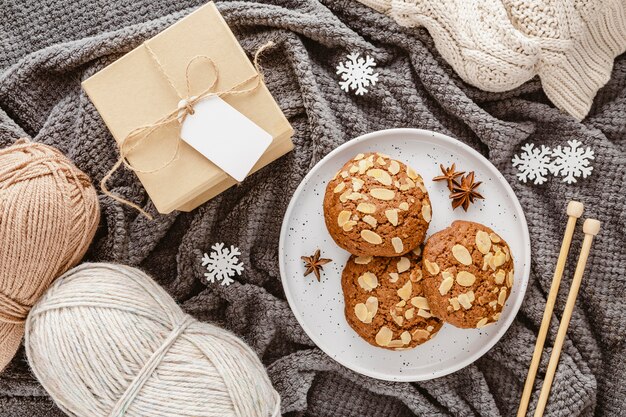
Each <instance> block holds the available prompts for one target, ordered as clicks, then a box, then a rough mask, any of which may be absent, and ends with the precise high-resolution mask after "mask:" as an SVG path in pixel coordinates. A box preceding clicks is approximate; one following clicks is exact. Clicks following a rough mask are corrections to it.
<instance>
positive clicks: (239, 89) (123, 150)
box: [100, 41, 274, 220]
mask: <svg viewBox="0 0 626 417" xmlns="http://www.w3.org/2000/svg"><path fill="white" fill-rule="evenodd" d="M143 46H144V48H145V49H146V51H147V52H148V55H149V56H150V57H151V59H152V62H153V63H154V64H155V67H156V68H157V70H158V71H159V73H160V74H161V75H162V76H163V79H164V80H165V81H166V82H167V84H168V85H169V86H170V88H171V91H173V92H174V93H175V94H176V95H177V96H178V98H179V99H180V101H179V105H178V107H177V108H176V109H173V110H172V111H171V112H169V113H168V114H166V115H165V116H163V117H162V118H160V119H159V120H157V121H156V122H154V123H150V124H147V125H143V126H139V127H137V128H135V129H133V130H132V131H131V132H130V133H129V134H128V135H126V137H125V138H124V139H122V141H121V142H120V144H119V149H120V156H119V158H118V160H117V161H116V162H115V164H113V167H111V169H110V170H109V171H108V172H107V173H106V175H105V176H104V177H103V178H102V180H101V181H100V188H101V189H102V192H103V193H104V194H105V195H107V196H108V197H110V198H112V199H114V200H115V201H117V202H119V203H121V204H124V205H126V206H128V207H132V208H134V209H136V210H137V211H139V212H140V213H141V214H143V215H144V216H146V217H147V218H149V219H150V220H152V216H151V215H150V214H149V213H147V212H146V211H145V210H143V209H142V208H141V207H140V206H139V205H138V204H135V203H133V202H131V201H128V200H127V199H125V198H123V197H121V196H118V195H116V194H115V193H113V192H111V191H110V190H109V188H108V187H107V183H108V181H109V180H110V179H111V177H112V176H113V174H115V173H116V172H117V171H118V170H119V168H120V167H121V166H122V165H124V166H125V167H126V168H128V169H130V170H131V171H133V172H135V173H141V174H150V173H154V172H158V171H160V170H162V169H165V168H167V167H168V166H170V165H171V164H172V163H173V162H175V161H176V160H177V159H178V157H179V155H180V146H181V142H182V138H181V137H180V127H181V126H182V123H183V122H184V121H185V119H186V118H187V116H188V115H190V114H194V108H193V107H194V105H195V104H196V103H198V102H199V101H200V100H203V99H205V98H208V97H213V96H218V97H228V96H239V95H244V94H249V93H252V92H254V91H256V90H257V89H258V88H259V87H260V86H261V83H262V82H263V75H262V72H261V66H260V64H259V58H260V56H261V54H263V52H265V51H266V50H267V49H269V48H271V47H273V46H274V42H272V41H268V42H267V43H265V44H264V45H262V46H261V47H260V48H259V49H257V51H256V52H255V54H254V60H253V64H254V68H255V70H256V72H255V73H254V74H253V75H251V76H249V77H248V78H246V79H244V80H242V81H241V82H239V83H237V84H235V85H234V86H233V87H231V88H229V89H228V90H223V91H215V87H216V85H217V83H218V81H219V77H220V72H219V68H218V66H217V65H216V64H215V61H213V60H212V59H211V58H210V57H208V56H206V55H197V56H195V57H193V58H192V59H191V60H190V61H189V62H188V63H187V67H186V69H185V80H186V86H187V91H186V93H185V94H181V92H180V91H179V90H178V89H177V88H176V85H175V84H174V82H173V81H172V79H171V78H170V77H169V75H168V74H167V72H166V71H165V69H164V67H163V64H162V63H161V61H160V60H159V57H158V56H157V55H156V54H155V53H154V51H153V50H152V48H150V45H149V44H148V42H144V44H143ZM201 59H203V60H206V62H207V63H208V64H209V66H210V67H211V70H212V72H213V73H214V74H215V76H214V77H213V80H212V82H211V83H210V85H209V86H208V87H207V88H205V89H204V90H202V91H201V92H200V93H199V94H198V95H193V96H192V95H191V77H190V74H189V70H190V69H191V67H192V65H193V64H194V63H195V62H196V61H198V60H201ZM253 81H254V83H253V84H252V85H251V86H249V87H247V88H246V87H245V86H246V85H248V84H249V83H251V82H253ZM174 122H176V123H178V129H179V134H178V135H177V136H176V148H175V150H174V153H173V154H172V156H171V157H170V158H169V159H168V160H167V161H166V162H164V163H163V164H161V165H160V166H158V167H156V168H153V169H140V168H138V167H136V166H133V165H132V164H131V163H130V161H128V158H127V157H128V155H129V154H130V153H131V152H132V151H133V150H135V149H136V148H137V147H138V146H139V145H141V144H142V143H143V142H144V141H145V140H146V139H147V138H148V137H149V136H150V135H151V134H152V133H154V132H155V131H156V130H157V129H159V128H161V127H163V126H166V125H168V124H170V123H174Z"/></svg>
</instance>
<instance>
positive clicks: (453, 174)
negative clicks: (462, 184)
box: [433, 164, 465, 191]
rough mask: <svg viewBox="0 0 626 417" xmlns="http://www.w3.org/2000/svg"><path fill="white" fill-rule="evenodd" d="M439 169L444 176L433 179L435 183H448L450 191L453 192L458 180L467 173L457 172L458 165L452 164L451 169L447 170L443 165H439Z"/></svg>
mask: <svg viewBox="0 0 626 417" xmlns="http://www.w3.org/2000/svg"><path fill="white" fill-rule="evenodd" d="M439 169H441V173H442V174H443V175H439V176H438V177H435V178H433V181H446V182H447V183H448V189H449V190H450V191H452V188H453V187H454V185H458V182H457V181H456V178H457V177H460V176H462V175H463V174H465V171H456V164H452V166H451V167H450V168H445V167H444V166H443V164H439Z"/></svg>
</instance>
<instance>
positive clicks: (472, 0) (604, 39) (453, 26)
mask: <svg viewBox="0 0 626 417" xmlns="http://www.w3.org/2000/svg"><path fill="white" fill-rule="evenodd" d="M359 1H360V2H361V3H363V4H365V5H368V6H370V7H372V8H374V9H376V10H378V11H380V12H382V13H385V14H387V15H389V16H391V17H393V18H394V19H395V20H396V21H397V22H398V23H399V24H400V25H402V26H408V27H415V26H422V27H424V28H426V29H427V30H428V31H429V32H430V34H431V36H432V37H433V38H434V41H435V45H436V47H437V49H438V50H439V52H440V53H441V55H442V56H443V57H444V58H445V59H446V61H448V63H449V64H450V65H451V66H452V67H453V68H454V70H455V71H456V72H457V73H458V74H459V76H460V77H461V78H462V79H463V80H465V81H466V82H468V83H470V84H472V85H474V86H476V87H478V88H480V89H483V90H486V91H494V92H499V91H506V90H511V89H513V88H515V87H518V86H519V85H521V84H523V83H524V82H526V81H528V80H530V79H531V78H533V77H534V76H535V75H538V76H539V78H540V79H541V84H542V86H543V89H544V91H545V93H546V95H547V96H548V98H549V99H550V100H551V101H552V102H553V103H554V104H555V105H556V106H557V107H559V108H560V109H561V110H564V111H566V112H568V113H569V114H571V115H572V116H574V117H575V118H576V119H578V120H582V119H583V118H584V117H585V116H586V115H587V113H588V112H589V109H590V108H591V103H592V101H593V98H594V97H595V95H596V93H597V92H598V90H599V89H600V87H602V86H603V85H604V84H606V82H607V81H608V80H609V77H610V75H611V69H612V68H613V60H614V59H615V57H616V56H617V55H619V54H621V53H622V52H624V51H625V50H626V0H359Z"/></svg>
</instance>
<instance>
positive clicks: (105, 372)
mask: <svg viewBox="0 0 626 417" xmlns="http://www.w3.org/2000/svg"><path fill="white" fill-rule="evenodd" d="M25 346H26V354H27V356H28V361H29V363H30V366H31V368H32V371H33V373H34V374H35V376H36V377H37V379H38V380H39V382H41V384H42V385H43V387H44V388H45V389H46V390H47V391H48V393H49V394H50V396H51V397H52V398H53V400H54V401H55V402H56V404H57V405H58V406H59V407H60V408H61V409H62V410H63V411H64V412H66V413H67V414H69V415H71V416H81V417H86V416H89V417H97V416H110V417H118V416H129V417H130V416H136V417H152V416H155V417H156V416H163V417H166V416H167V417H173V416H188V417H192V416H193V417H218V416H219V417H230V416H232V417H268V416H279V415H280V397H279V395H278V393H277V392H276V391H275V390H274V388H273V387H272V385H271V383H270V380H269V378H268V376H267V373H266V372H265V368H264V367H263V365H262V364H261V362H260V361H259V359H258V357H257V355H256V354H255V353H254V351H252V349H250V347H248V346H247V345H246V344H245V343H244V342H243V341H242V340H241V339H239V338H238V337H236V336H235V335H233V334H232V333H230V332H228V331H226V330H223V329H220V328H219V327H216V326H213V325H211V324H208V323H202V322H199V321H197V320H195V319H193V318H192V317H191V316H189V315H187V314H185V313H184V312H183V311H182V309H181V308H180V307H179V306H178V305H177V304H176V302H175V301H174V300H173V299H172V298H171V297H170V296H169V295H168V294H167V293H166V292H165V290H163V288H161V287H160V286H159V285H158V284H157V283H155V282H154V281H153V280H152V279H151V278H150V277H149V276H147V275H146V274H145V273H143V272H141V271H140V270H138V269H135V268H131V267H127V266H123V265H116V264H106V263H101V264H83V265H80V266H78V267H76V268H74V269H72V270H70V271H68V272H67V273H65V274H64V275H62V276H61V277H60V278H59V279H58V280H57V281H56V282H55V283H54V284H53V285H52V286H51V287H50V289H49V290H48V291H47V292H46V294H45V295H44V296H43V297H42V298H41V299H40V300H39V301H38V302H37V304H36V305H35V306H34V307H33V309H32V310H31V312H30V315H29V316H28V319H27V321H26V342H25Z"/></svg>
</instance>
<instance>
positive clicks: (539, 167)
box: [513, 143, 552, 184]
mask: <svg viewBox="0 0 626 417" xmlns="http://www.w3.org/2000/svg"><path fill="white" fill-rule="evenodd" d="M522 151H524V152H523V153H522V154H521V155H520V156H518V155H515V156H514V157H513V166H514V167H517V170H518V171H519V173H518V174H517V178H518V179H519V180H520V181H522V182H523V183H526V180H528V179H530V180H534V183H535V184H543V183H544V182H546V180H547V179H548V177H547V175H548V174H549V173H550V172H551V171H552V162H551V158H550V156H551V155H552V151H551V150H550V148H548V147H547V146H545V145H541V148H535V144H534V143H527V144H526V145H524V146H522Z"/></svg>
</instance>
